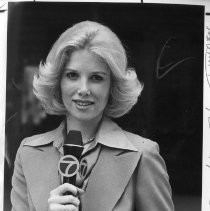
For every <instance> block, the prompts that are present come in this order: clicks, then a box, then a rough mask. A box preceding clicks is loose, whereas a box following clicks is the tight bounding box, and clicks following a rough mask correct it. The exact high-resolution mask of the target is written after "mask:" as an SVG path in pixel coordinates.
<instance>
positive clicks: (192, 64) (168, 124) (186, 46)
mask: <svg viewBox="0 0 210 211" xmlns="http://www.w3.org/2000/svg"><path fill="white" fill-rule="evenodd" d="M8 14H9V15H8V40H7V42H8V43H7V45H8V53H7V58H8V60H7V90H6V92H7V93H6V94H7V99H6V131H5V133H6V140H5V146H6V152H5V172H4V174H5V177H4V190H5V192H4V211H8V210H10V209H11V204H10V191H11V177H12V173H13V167H14V165H13V163H14V159H15V155H16V151H17V148H18V146H19V144H20V142H21V140H22V139H23V138H24V137H27V136H31V135H34V134H37V133H42V132H45V131H48V130H51V129H54V128H55V127H57V126H58V125H59V123H60V121H61V120H62V117H61V116H49V115H46V113H45V112H44V111H43V110H42V108H41V106H40V104H39V102H38V101H37V100H36V98H35V97H34V95H33V92H32V79H33V74H34V72H36V71H37V70H38V66H39V63H40V61H44V60H45V58H46V56H47V54H48V52H49V50H50V49H51V47H52V45H53V43H54V42H55V41H56V39H57V38H58V36H59V35H60V34H61V33H62V32H63V31H64V30H66V29H67V28H69V27H70V26H72V24H75V23H77V22H80V21H84V20H93V21H98V22H100V23H102V24H105V25H107V26H109V27H110V28H111V29H112V30H113V31H114V32H115V33H116V34H117V35H118V36H119V38H120V39H121V40H122V42H123V44H124V47H125V49H126V51H127V55H128V61H129V66H131V67H134V68H135V70H136V72H137V75H138V77H139V79H140V81H142V82H143V83H144V90H143V92H142V95H141V97H140V98H139V101H138V104H137V105H136V107H135V108H134V109H133V110H132V111H131V112H130V113H129V114H127V115H125V116H123V117H121V118H119V119H116V122H117V123H118V124H119V125H120V126H121V127H123V128H124V129H125V130H128V131H131V132H134V133H137V134H139V135H141V136H144V137H146V138H149V139H152V140H154V141H156V142H157V143H158V144H159V146H160V154H161V155H162V157H163V158H164V160H165V162H166V165H167V169H168V174H169V176H170V183H171V186H172V190H173V198H174V203H175V208H176V210H177V211H199V210H201V182H202V181H201V179H202V108H203V39H204V7H202V6H189V5H164V4H134V3H132V4H126V3H123V4H120V3H33V2H32V3H29V2H25V3H23V2H22V3H20V2H19V3H15V2H9V13H8Z"/></svg>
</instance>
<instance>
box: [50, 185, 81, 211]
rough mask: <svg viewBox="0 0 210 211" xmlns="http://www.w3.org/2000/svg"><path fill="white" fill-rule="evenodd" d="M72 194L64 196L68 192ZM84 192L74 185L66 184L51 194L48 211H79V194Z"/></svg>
mask: <svg viewBox="0 0 210 211" xmlns="http://www.w3.org/2000/svg"><path fill="white" fill-rule="evenodd" d="M67 191H68V192H71V195H63V194H64V193H66V192H67ZM83 193H84V191H83V190H82V189H80V188H77V187H75V186H74V185H71V184H68V183H64V184H63V185H60V186H58V187H57V188H56V189H54V190H52V191H51V192H50V197H49V199H48V211H78V210H79V204H80V200H79V199H78V195H79V194H83Z"/></svg>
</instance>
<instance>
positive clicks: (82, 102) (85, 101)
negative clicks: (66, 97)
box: [73, 100, 94, 108]
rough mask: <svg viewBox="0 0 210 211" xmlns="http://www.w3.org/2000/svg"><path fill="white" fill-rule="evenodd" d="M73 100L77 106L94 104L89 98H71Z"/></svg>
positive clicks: (84, 106)
mask: <svg viewBox="0 0 210 211" xmlns="http://www.w3.org/2000/svg"><path fill="white" fill-rule="evenodd" d="M73 102H74V103H75V104H76V105H77V107H79V108H87V107H88V106H91V105H93V104H94V102H92V101H89V100H73Z"/></svg>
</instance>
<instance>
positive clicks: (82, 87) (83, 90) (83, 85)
mask: <svg viewBox="0 0 210 211" xmlns="http://www.w3.org/2000/svg"><path fill="white" fill-rule="evenodd" d="M78 94H79V95H80V96H87V95H90V90H89V88H88V82H87V80H86V79H82V80H81V82H80V84H79V88H78Z"/></svg>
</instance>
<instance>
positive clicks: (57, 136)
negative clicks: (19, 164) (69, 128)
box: [21, 123, 64, 147]
mask: <svg viewBox="0 0 210 211" xmlns="http://www.w3.org/2000/svg"><path fill="white" fill-rule="evenodd" d="M63 127H64V125H63V123H61V124H60V125H59V127H57V128H56V129H54V130H51V131H47V132H44V133H40V134H36V135H32V136H30V137H26V138H24V139H23V140H22V142H21V146H32V147H36V146H43V145H48V144H50V143H52V142H53V141H59V140H61V139H62V138H63Z"/></svg>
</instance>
